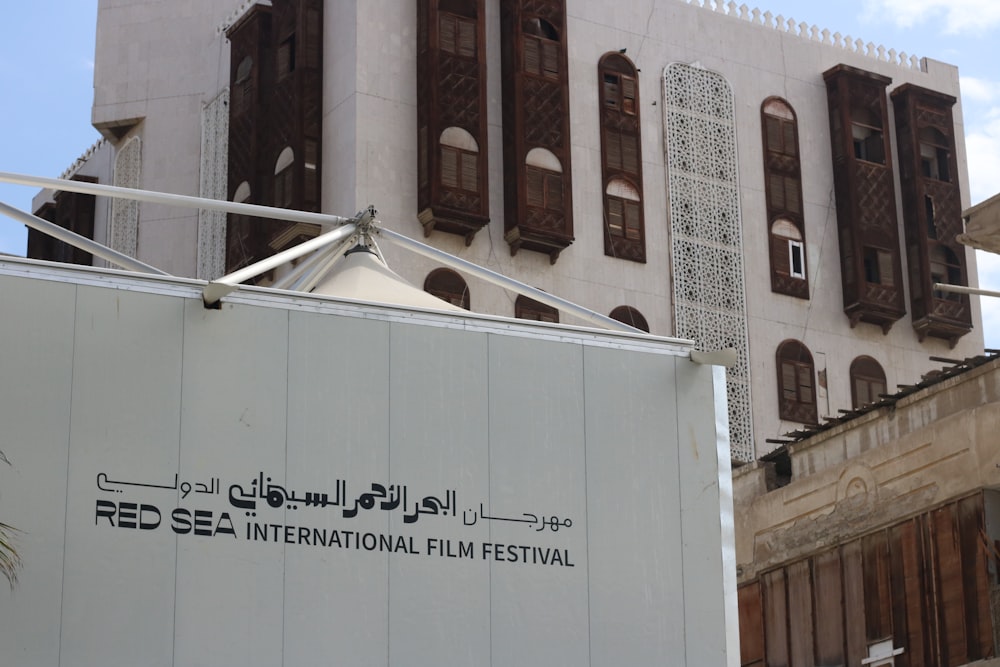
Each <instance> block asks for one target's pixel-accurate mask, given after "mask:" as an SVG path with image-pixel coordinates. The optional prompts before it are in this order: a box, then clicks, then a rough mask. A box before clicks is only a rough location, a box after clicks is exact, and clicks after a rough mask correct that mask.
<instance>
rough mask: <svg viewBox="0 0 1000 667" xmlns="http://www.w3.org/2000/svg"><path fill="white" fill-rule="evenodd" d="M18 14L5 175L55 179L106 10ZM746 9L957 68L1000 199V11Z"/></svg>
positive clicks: (92, 2)
mask: <svg viewBox="0 0 1000 667" xmlns="http://www.w3.org/2000/svg"><path fill="white" fill-rule="evenodd" d="M400 1H401V2H403V1H406V0H400ZM744 1H745V0H740V2H738V3H737V4H743V2H744ZM569 2H572V0H569ZM8 4H9V6H7V7H5V12H4V18H5V21H4V22H5V24H6V25H7V29H6V30H5V35H4V39H3V40H0V97H2V98H3V102H2V103H0V127H3V128H4V129H3V132H0V171H8V172H17V173H25V174H31V175H35V176H46V177H52V178H55V177H58V176H59V175H60V174H61V173H62V172H63V171H64V170H65V169H66V168H67V167H69V166H70V165H71V164H72V163H73V161H74V160H75V159H76V158H77V157H79V156H80V155H81V154H83V153H84V152H85V151H86V150H87V148H89V147H90V146H91V145H92V144H93V143H94V142H96V141H97V140H98V139H99V138H100V136H99V135H98V133H97V131H96V130H94V128H93V127H92V126H91V125H90V106H91V103H92V101H93V75H94V61H93V59H94V35H95V31H96V24H97V0H33V1H32V2H11V3H8ZM237 4H238V3H237V1H236V0H233V5H234V6H236V5H237ZM746 4H747V5H749V6H751V7H753V6H754V5H756V6H757V7H759V8H760V9H761V10H762V11H765V10H769V11H771V12H772V13H773V14H775V15H781V16H783V17H784V18H785V19H789V18H793V19H795V21H796V22H797V23H799V22H805V23H808V24H810V25H816V26H818V27H819V28H820V29H823V28H826V29H828V30H830V32H831V33H833V32H840V33H841V34H843V35H850V36H851V37H852V38H854V39H858V38H860V39H861V40H863V42H864V43H866V44H867V43H868V42H873V43H874V44H876V45H878V44H881V45H884V46H885V47H886V49H889V48H893V49H895V50H896V51H897V52H898V51H903V52H906V53H907V54H911V55H916V56H918V57H928V58H933V59H935V60H940V61H943V62H946V63H950V64H953V65H956V66H958V68H959V74H960V76H961V88H962V113H963V118H964V122H965V133H966V136H965V142H966V151H967V153H968V164H969V187H970V192H971V203H972V204H976V203H978V202H980V201H982V200H984V199H987V198H989V197H990V196H992V195H994V194H997V193H1000V70H998V69H997V64H998V63H1000V0H840V1H839V2H816V1H812V2H804V1H803V0H759V2H757V3H752V2H746ZM41 26H44V28H45V29H44V30H39V27H41ZM34 193H35V189H32V188H26V187H22V186H8V185H4V184H0V201H2V202H5V203H7V204H10V205H11V206H14V207H15V208H19V209H21V210H27V211H29V212H30V209H31V198H32V196H33V195H34ZM26 238H27V234H26V232H25V228H24V227H23V226H22V225H21V224H20V223H15V222H12V221H10V220H7V219H6V218H0V253H2V252H6V253H12V254H17V255H23V254H24V251H25V243H26ZM977 259H978V263H979V281H980V286H981V287H983V288H986V289H992V290H998V291H1000V255H994V254H991V253H983V252H979V253H977ZM982 303H983V328H984V332H985V338H986V347H987V348H995V349H1000V298H988V297H984V298H983V300H982Z"/></svg>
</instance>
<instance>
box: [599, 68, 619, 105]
mask: <svg viewBox="0 0 1000 667" xmlns="http://www.w3.org/2000/svg"><path fill="white" fill-rule="evenodd" d="M603 80H604V86H603V88H604V90H603V91H602V92H603V93H604V97H603V103H604V106H606V107H607V108H609V109H617V108H618V101H619V97H620V95H619V90H620V89H619V83H618V82H619V76H618V75H617V74H613V73H610V72H605V74H604V77H603Z"/></svg>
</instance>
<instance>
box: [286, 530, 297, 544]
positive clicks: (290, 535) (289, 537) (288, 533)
mask: <svg viewBox="0 0 1000 667" xmlns="http://www.w3.org/2000/svg"><path fill="white" fill-rule="evenodd" d="M294 537H295V526H285V544H295V541H294V539H293V538H294Z"/></svg>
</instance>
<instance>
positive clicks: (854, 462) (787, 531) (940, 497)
mask: <svg viewBox="0 0 1000 667" xmlns="http://www.w3.org/2000/svg"><path fill="white" fill-rule="evenodd" d="M998 432H1000V359H998V360H993V361H990V362H988V363H987V364H985V365H983V366H980V367H978V368H974V369H972V370H970V371H968V372H966V373H963V374H961V375H958V376H955V377H952V378H949V379H947V380H944V381H943V382H940V383H938V384H936V385H933V386H930V387H927V388H925V389H922V390H920V391H918V392H916V393H914V394H911V395H909V396H907V397H905V398H902V399H900V400H899V401H898V402H897V403H896V405H895V406H894V407H884V408H880V409H878V410H875V411H873V412H870V413H868V414H866V415H863V416H861V417H859V418H857V419H854V420H852V421H850V422H846V423H844V424H841V425H839V426H837V427H835V428H833V429H830V430H829V431H826V432H823V433H821V434H819V435H816V436H814V437H812V438H810V439H809V440H804V441H802V442H799V443H795V444H792V445H789V446H788V449H789V454H790V457H791V461H792V481H791V483H789V484H788V485H787V486H784V487H781V488H778V489H775V490H774V491H770V492H767V491H766V489H765V482H764V473H765V470H764V466H763V465H761V464H755V465H753V466H745V467H744V468H741V469H738V470H736V471H735V472H734V474H733V493H734V501H735V505H736V507H737V508H739V509H737V512H736V560H737V567H738V570H737V571H738V574H739V577H740V580H741V581H744V580H748V579H753V578H754V577H755V576H756V575H757V574H758V573H760V572H761V571H764V570H767V569H770V568H771V567H773V566H775V565H778V564H781V563H786V562H789V561H792V560H796V559H798V558H801V557H802V556H805V555H807V554H810V553H814V552H817V551H821V550H823V549H824V548H827V547H830V546H834V545H836V544H838V543H841V542H845V541H848V540H850V539H853V538H855V537H858V536H860V535H863V534H865V533H868V532H871V531H873V530H875V529H878V528H881V527H884V526H888V525H891V524H893V523H896V522H898V521H900V520H902V519H904V518H907V517H909V516H913V515H916V514H919V513H922V512H926V511H927V510H929V509H931V508H933V507H935V506H937V505H940V504H943V503H946V502H949V501H951V500H954V499H956V498H960V497H963V496H966V495H969V494H970V493H974V492H976V491H977V490H980V489H984V488H1000V446H998V444H997V433H998Z"/></svg>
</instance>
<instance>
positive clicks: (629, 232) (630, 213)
mask: <svg viewBox="0 0 1000 667" xmlns="http://www.w3.org/2000/svg"><path fill="white" fill-rule="evenodd" d="M639 210H640V209H639V202H634V201H627V202H625V238H627V239H629V240H630V241H639V240H640V239H641V238H642V225H640V224H639Z"/></svg>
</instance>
